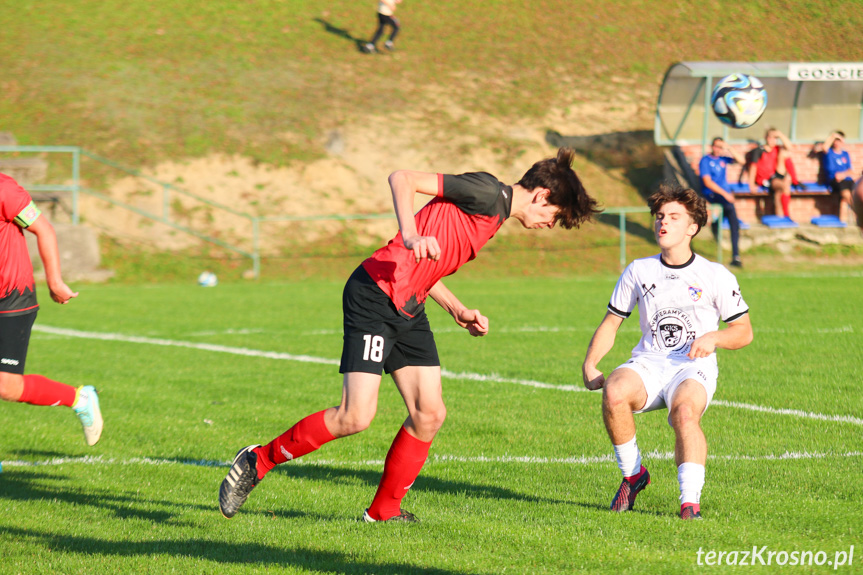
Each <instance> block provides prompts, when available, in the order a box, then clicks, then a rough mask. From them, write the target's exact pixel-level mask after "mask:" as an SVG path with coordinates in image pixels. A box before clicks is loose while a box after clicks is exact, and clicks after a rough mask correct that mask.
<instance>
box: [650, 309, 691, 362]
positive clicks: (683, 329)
mask: <svg viewBox="0 0 863 575" xmlns="http://www.w3.org/2000/svg"><path fill="white" fill-rule="evenodd" d="M650 327H651V329H652V331H653V345H654V346H655V347H656V348H657V349H659V350H663V351H665V352H667V353H669V354H671V355H685V354H687V353H689V348H690V346H691V345H692V342H693V340H695V328H694V327H693V325H692V320H691V319H690V318H689V316H688V315H686V314H685V313H683V312H682V311H681V310H679V309H675V308H665V309H661V310H659V311H657V312H656V313H655V314H653V317H652V318H651V319H650Z"/></svg>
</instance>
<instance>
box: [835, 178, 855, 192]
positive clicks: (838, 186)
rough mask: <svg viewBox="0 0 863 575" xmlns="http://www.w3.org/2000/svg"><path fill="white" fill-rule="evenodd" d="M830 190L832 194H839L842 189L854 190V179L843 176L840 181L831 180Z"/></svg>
mask: <svg viewBox="0 0 863 575" xmlns="http://www.w3.org/2000/svg"><path fill="white" fill-rule="evenodd" d="M830 190H831V191H832V192H833V193H834V194H841V193H842V190H848V191H849V192H853V191H854V180H852V179H851V178H845V179H844V180H842V181H841V182H833V183H831V184H830Z"/></svg>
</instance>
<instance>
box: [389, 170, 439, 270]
mask: <svg viewBox="0 0 863 575" xmlns="http://www.w3.org/2000/svg"><path fill="white" fill-rule="evenodd" d="M389 183H390V189H391V190H392V193H393V207H394V208H395V212H396V218H398V221H399V230H400V231H401V234H402V241H403V242H404V244H405V247H406V248H407V249H409V250H413V252H414V256H416V261H417V262H419V261H420V260H423V259H425V258H428V259H430V260H437V259H440V246H439V245H438V243H437V238H435V237H434V236H421V235H419V232H417V226H416V220H414V196H415V195H416V194H417V193H420V194H426V195H429V196H436V195H437V191H438V177H437V174H433V173H430V172H415V171H412V170H398V171H396V172H393V173H392V174H390V177H389Z"/></svg>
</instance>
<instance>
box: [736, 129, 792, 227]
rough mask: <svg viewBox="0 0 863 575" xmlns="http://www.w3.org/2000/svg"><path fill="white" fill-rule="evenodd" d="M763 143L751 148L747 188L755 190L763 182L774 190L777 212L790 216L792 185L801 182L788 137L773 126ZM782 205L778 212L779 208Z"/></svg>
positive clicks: (774, 203)
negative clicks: (790, 151)
mask: <svg viewBox="0 0 863 575" xmlns="http://www.w3.org/2000/svg"><path fill="white" fill-rule="evenodd" d="M764 141H765V144H764V146H761V147H760V148H756V149H754V150H753V151H752V157H751V161H750V162H749V171H748V175H749V190H750V191H751V192H757V191H758V186H764V187H765V188H767V189H768V191H769V192H770V193H772V194H773V206H774V210H775V212H776V215H777V216H779V215H783V214H784V215H785V217H787V218H790V217H791V209H790V208H791V186H792V185H794V186H800V187H802V185H801V184H800V181H799V180H798V179H797V173H796V171H795V169H794V162H793V161H792V160H791V154H790V153H789V150H791V141H790V140H789V139H788V137H787V136H785V134H783V133H782V132H780V131H779V130H777V129H776V128H768V129H767V132H766V133H765V134H764ZM780 207H781V212H780Z"/></svg>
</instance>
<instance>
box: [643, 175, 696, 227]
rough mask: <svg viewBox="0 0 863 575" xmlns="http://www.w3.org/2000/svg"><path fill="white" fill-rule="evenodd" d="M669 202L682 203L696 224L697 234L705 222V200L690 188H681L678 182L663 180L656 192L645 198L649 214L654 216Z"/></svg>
mask: <svg viewBox="0 0 863 575" xmlns="http://www.w3.org/2000/svg"><path fill="white" fill-rule="evenodd" d="M671 202H677V203H679V204H680V205H682V206H683V207H684V208H685V209H686V213H687V214H689V217H690V218H692V221H693V222H695V223H696V224H698V231H696V232H695V235H696V236H697V235H698V232H700V231H701V228H703V227H704V226H705V225H706V224H707V200H705V199H704V198H703V197H702V196H700V195H698V194H697V193H695V190H693V189H691V188H682V187H680V186H679V185H678V184H674V183H668V182H664V183H662V184H659V188H658V189H657V190H656V192H654V193H653V195H651V196H650V197H649V198H647V207H649V208H650V215H651V216H655V215H656V212H658V211H659V210H660V209H661V208H662V206H664V205H665V204H668V203H671ZM693 237H694V236H693Z"/></svg>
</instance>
